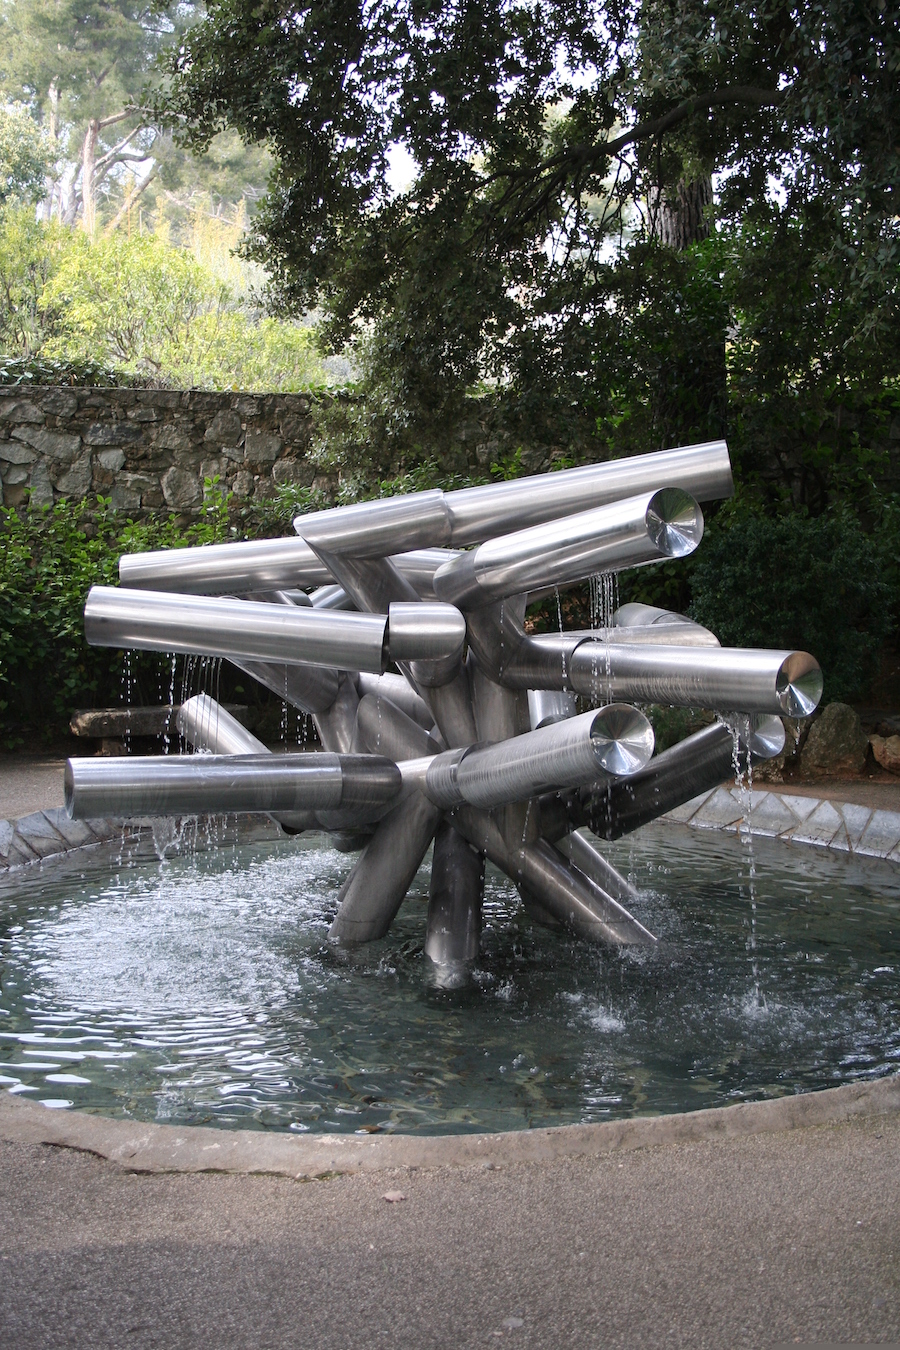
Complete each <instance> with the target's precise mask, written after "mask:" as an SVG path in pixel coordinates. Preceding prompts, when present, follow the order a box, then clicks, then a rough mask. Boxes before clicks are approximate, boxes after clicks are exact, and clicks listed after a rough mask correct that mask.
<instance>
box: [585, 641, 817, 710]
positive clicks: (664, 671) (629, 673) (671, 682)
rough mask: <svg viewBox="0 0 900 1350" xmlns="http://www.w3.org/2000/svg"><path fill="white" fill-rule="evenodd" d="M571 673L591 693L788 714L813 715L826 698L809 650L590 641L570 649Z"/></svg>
mask: <svg viewBox="0 0 900 1350" xmlns="http://www.w3.org/2000/svg"><path fill="white" fill-rule="evenodd" d="M568 678H569V683H570V687H571V688H572V689H574V690H576V691H577V692H578V693H579V694H585V695H587V696H588V697H589V698H595V699H627V700H634V702H636V703H669V704H674V705H675V706H677V707H682V708H712V709H714V710H717V711H720V712H732V711H737V712H746V713H780V714H783V715H784V716H786V717H808V716H809V714H810V713H811V712H813V711H814V710H815V708H816V705H817V704H818V702H819V699H820V698H821V697H822V672H821V670H820V669H819V665H818V662H817V661H816V660H815V659H814V657H812V656H810V655H809V653H808V652H786V651H762V650H757V649H756V648H752V647H679V646H675V647H666V646H658V647H656V646H626V645H619V644H612V643H610V644H607V643H595V642H585V643H582V644H581V646H579V647H577V648H576V649H575V651H574V652H573V654H572V657H571V660H570V662H569V671H568Z"/></svg>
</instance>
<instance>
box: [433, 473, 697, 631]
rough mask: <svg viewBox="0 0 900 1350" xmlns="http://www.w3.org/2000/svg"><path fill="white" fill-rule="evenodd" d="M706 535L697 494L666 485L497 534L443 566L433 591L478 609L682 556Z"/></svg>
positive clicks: (449, 599) (464, 606)
mask: <svg viewBox="0 0 900 1350" xmlns="http://www.w3.org/2000/svg"><path fill="white" fill-rule="evenodd" d="M702 536H703V514H702V512H701V510H700V507H699V506H698V505H697V503H696V501H695V500H694V498H693V497H691V496H689V494H688V493H686V492H683V491H682V490H681V489H680V488H662V489H660V490H659V491H657V492H651V493H649V494H648V493H642V494H641V495H640V496H637V497H628V498H626V499H625V500H624V501H616V502H610V503H609V504H608V505H606V506H599V507H596V508H594V509H592V510H590V511H580V512H579V513H578V514H577V515H570V516H566V517H565V518H564V519H563V520H557V521H553V522H552V523H549V524H542V525H536V526H532V527H530V528H529V529H527V530H518V531H516V532H515V533H514V534H507V535H503V536H502V537H500V538H497V539H491V540H489V541H488V542H487V543H485V544H481V545H480V546H479V547H478V548H476V549H474V550H473V551H472V552H471V553H464V554H462V555H461V556H460V557H458V558H455V559H454V560H453V562H448V563H444V565H443V567H440V568H438V570H437V572H436V573H435V575H434V589H435V594H436V595H437V596H438V597H439V598H440V599H441V600H445V601H447V603H448V604H453V605H459V606H460V607H461V608H463V609H477V608H479V607H480V606H482V605H486V604H489V603H490V602H491V601H492V600H500V599H502V598H504V597H505V596H509V595H518V594H520V593H521V592H523V591H530V590H535V589H536V588H538V587H542V586H561V585H569V584H571V583H572V582H575V581H580V580H582V579H583V578H584V577H588V576H592V575H593V574H594V573H595V572H610V571H619V570H621V569H622V568H625V567H637V566H639V565H640V564H642V563H647V562H656V561H658V560H660V559H662V558H683V557H685V556H686V555H687V554H689V553H692V552H693V551H694V549H695V548H696V547H697V545H698V544H699V542H700V540H701V538H702Z"/></svg>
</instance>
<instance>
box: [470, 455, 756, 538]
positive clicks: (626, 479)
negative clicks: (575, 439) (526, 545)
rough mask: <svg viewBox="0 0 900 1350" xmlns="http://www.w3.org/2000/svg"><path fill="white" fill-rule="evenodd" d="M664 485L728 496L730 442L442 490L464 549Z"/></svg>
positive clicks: (701, 497)
mask: <svg viewBox="0 0 900 1350" xmlns="http://www.w3.org/2000/svg"><path fill="white" fill-rule="evenodd" d="M665 487H672V488H681V489H682V490H683V491H684V492H689V493H690V494H691V496H692V497H695V498H696V499H697V501H700V502H709V501H716V500H718V499H719V498H722V497H730V496H731V494H732V493H733V492H734V483H733V481H732V477H731V464H730V461H729V458H728V446H727V445H726V444H725V442H724V441H709V442H707V443H706V444H703V445H689V446H679V447H678V448H677V449H674V450H658V451H655V452H654V453H653V454H649V455H634V456H633V457H631V458H630V459H616V460H609V461H607V462H606V463H605V464H589V465H586V466H585V467H583V468H579V469H564V470H562V471H561V472H559V473H544V474H537V475H535V476H534V477H531V478H516V479H513V480H511V481H510V482H506V483H492V484H489V485H488V486H486V487H476V488H461V489H459V491H456V492H445V493H444V501H445V503H446V507H447V511H448V513H449V516H450V542H451V544H452V545H453V546H454V547H455V548H463V547H465V546H467V545H469V544H475V543H479V542H480V541H481V540H484V539H492V538H495V537H496V536H497V535H500V534H506V533H507V532H508V531H509V530H512V529H525V528H527V527H528V526H530V525H538V524H540V523H541V522H543V521H548V520H559V519H560V518H561V517H563V516H568V515H571V514H572V513H573V512H575V511H585V510H587V509H588V508H590V507H595V506H603V505H605V504H606V503H607V502H614V501H619V500H621V499H622V498H625V497H634V496H637V495H638V494H639V493H642V492H653V491H654V490H655V489H657V488H665Z"/></svg>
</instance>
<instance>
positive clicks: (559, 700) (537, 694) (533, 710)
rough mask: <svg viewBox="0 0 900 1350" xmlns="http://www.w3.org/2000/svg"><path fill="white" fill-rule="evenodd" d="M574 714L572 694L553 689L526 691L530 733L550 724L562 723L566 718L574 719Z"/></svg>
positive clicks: (573, 696)
mask: <svg viewBox="0 0 900 1350" xmlns="http://www.w3.org/2000/svg"><path fill="white" fill-rule="evenodd" d="M575 712H576V703H575V695H574V694H570V693H567V692H564V691H562V690H553V689H529V690H528V717H529V720H530V722H531V729H532V731H537V729H538V727H543V726H547V724H548V723H550V722H564V721H565V719H566V718H567V717H574V716H575Z"/></svg>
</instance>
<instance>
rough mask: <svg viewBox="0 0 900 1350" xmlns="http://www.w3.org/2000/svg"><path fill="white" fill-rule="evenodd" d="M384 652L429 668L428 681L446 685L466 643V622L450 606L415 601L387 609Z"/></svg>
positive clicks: (452, 674)
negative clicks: (386, 643)
mask: <svg viewBox="0 0 900 1350" xmlns="http://www.w3.org/2000/svg"><path fill="white" fill-rule="evenodd" d="M387 641H388V651H389V652H390V656H391V660H392V661H398V662H399V661H415V662H416V665H417V667H418V664H419V663H420V662H421V663H423V664H427V665H428V666H430V667H431V671H430V675H431V679H430V680H429V683H430V684H446V683H448V682H449V680H451V679H452V678H453V676H454V675H455V674H456V671H457V668H458V666H459V663H460V659H461V657H462V652H463V647H464V646H465V642H466V621H465V619H464V618H463V616H462V615H461V614H460V612H459V610H458V609H456V607H455V606H454V605H443V604H439V603H437V602H426V601H424V600H419V601H417V602H416V603H415V604H404V603H402V602H400V603H396V602H395V603H393V604H391V605H390V606H389V608H388V637H387Z"/></svg>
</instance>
